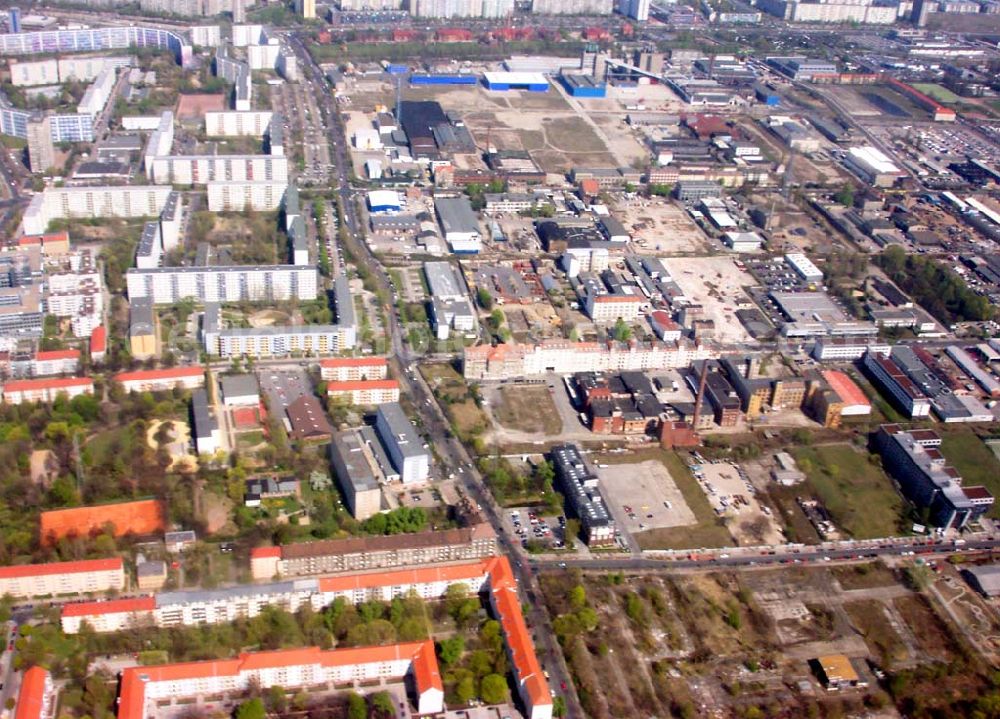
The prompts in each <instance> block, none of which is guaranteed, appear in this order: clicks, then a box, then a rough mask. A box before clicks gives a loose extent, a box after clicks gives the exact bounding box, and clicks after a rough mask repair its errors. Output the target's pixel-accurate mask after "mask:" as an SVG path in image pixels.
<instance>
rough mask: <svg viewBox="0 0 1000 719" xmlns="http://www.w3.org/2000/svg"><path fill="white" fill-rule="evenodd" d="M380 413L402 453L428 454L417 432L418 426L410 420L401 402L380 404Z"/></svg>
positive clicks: (406, 454)
mask: <svg viewBox="0 0 1000 719" xmlns="http://www.w3.org/2000/svg"><path fill="white" fill-rule="evenodd" d="M378 415H379V418H380V419H382V421H383V422H384V423H385V425H386V426H387V427H388V428H389V432H390V433H391V434H392V437H393V442H394V443H395V444H396V446H397V448H398V449H399V453H400V454H402V455H403V456H404V457H419V456H420V455H424V454H427V450H426V449H424V446H423V442H422V441H421V439H420V435H418V434H417V430H416V428H415V427H414V426H413V423H412V422H410V419H409V418H408V417H407V416H406V413H405V412H403V407H402V406H401V405H400V404H399V402H389V403H388V404H383V405H380V406H379V408H378Z"/></svg>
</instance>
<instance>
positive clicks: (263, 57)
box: [247, 38, 281, 70]
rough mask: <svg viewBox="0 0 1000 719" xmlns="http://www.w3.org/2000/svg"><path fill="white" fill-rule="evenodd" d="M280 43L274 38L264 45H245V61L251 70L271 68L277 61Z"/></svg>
mask: <svg viewBox="0 0 1000 719" xmlns="http://www.w3.org/2000/svg"><path fill="white" fill-rule="evenodd" d="M280 51H281V45H280V44H279V43H278V40H277V39H276V38H272V39H271V41H270V42H268V43H267V44H264V45H248V46H247V62H248V63H249V64H250V69H251V70H273V69H274V67H275V65H276V64H277V62H278V53H279V52H280Z"/></svg>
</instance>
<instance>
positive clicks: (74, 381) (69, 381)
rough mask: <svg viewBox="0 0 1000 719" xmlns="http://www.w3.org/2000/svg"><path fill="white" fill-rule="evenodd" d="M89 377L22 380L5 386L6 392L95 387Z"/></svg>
mask: <svg viewBox="0 0 1000 719" xmlns="http://www.w3.org/2000/svg"><path fill="white" fill-rule="evenodd" d="M93 386H94V380H92V379H90V378H89V377H55V378H52V379H20V380H14V381H13V382H8V383H7V384H5V385H4V386H3V391H4V392H5V393H6V392H32V391H38V390H45V389H69V388H71V387H93Z"/></svg>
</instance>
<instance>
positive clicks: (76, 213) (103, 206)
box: [21, 185, 172, 235]
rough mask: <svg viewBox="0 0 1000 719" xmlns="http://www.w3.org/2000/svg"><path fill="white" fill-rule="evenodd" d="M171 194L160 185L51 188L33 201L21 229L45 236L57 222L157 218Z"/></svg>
mask: <svg viewBox="0 0 1000 719" xmlns="http://www.w3.org/2000/svg"><path fill="white" fill-rule="evenodd" d="M171 192H172V190H171V189H170V187H164V186H159V185H122V186H105V187H52V188H47V189H46V190H45V191H44V192H40V193H38V194H36V195H34V196H33V197H32V198H31V202H30V203H29V204H28V207H27V209H25V211H24V217H23V219H22V220H21V229H22V231H23V233H24V234H26V235H42V234H45V231H46V229H47V228H48V226H49V222H51V221H52V220H56V219H66V218H76V217H79V218H92V217H156V216H158V215H159V214H160V212H161V211H162V210H163V208H164V206H165V205H166V202H167V199H168V198H169V197H170V194H171Z"/></svg>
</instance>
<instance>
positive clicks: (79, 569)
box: [0, 557, 125, 599]
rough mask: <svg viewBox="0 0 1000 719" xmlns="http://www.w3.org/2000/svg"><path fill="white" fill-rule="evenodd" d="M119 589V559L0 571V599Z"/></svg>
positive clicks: (122, 579)
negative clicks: (6, 595)
mask: <svg viewBox="0 0 1000 719" xmlns="http://www.w3.org/2000/svg"><path fill="white" fill-rule="evenodd" d="M122 589H125V565H124V564H123V563H122V560H121V558H120V557H116V558H114V559H87V560H83V561H78V562H49V563H46V564H20V565H15V566H12V567H0V596H3V595H5V594H9V595H10V596H12V597H14V598H15V599H31V598H32V597H42V596H47V595H52V596H56V595H64V594H93V593H95V592H106V591H110V590H116V591H120V590H122Z"/></svg>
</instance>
